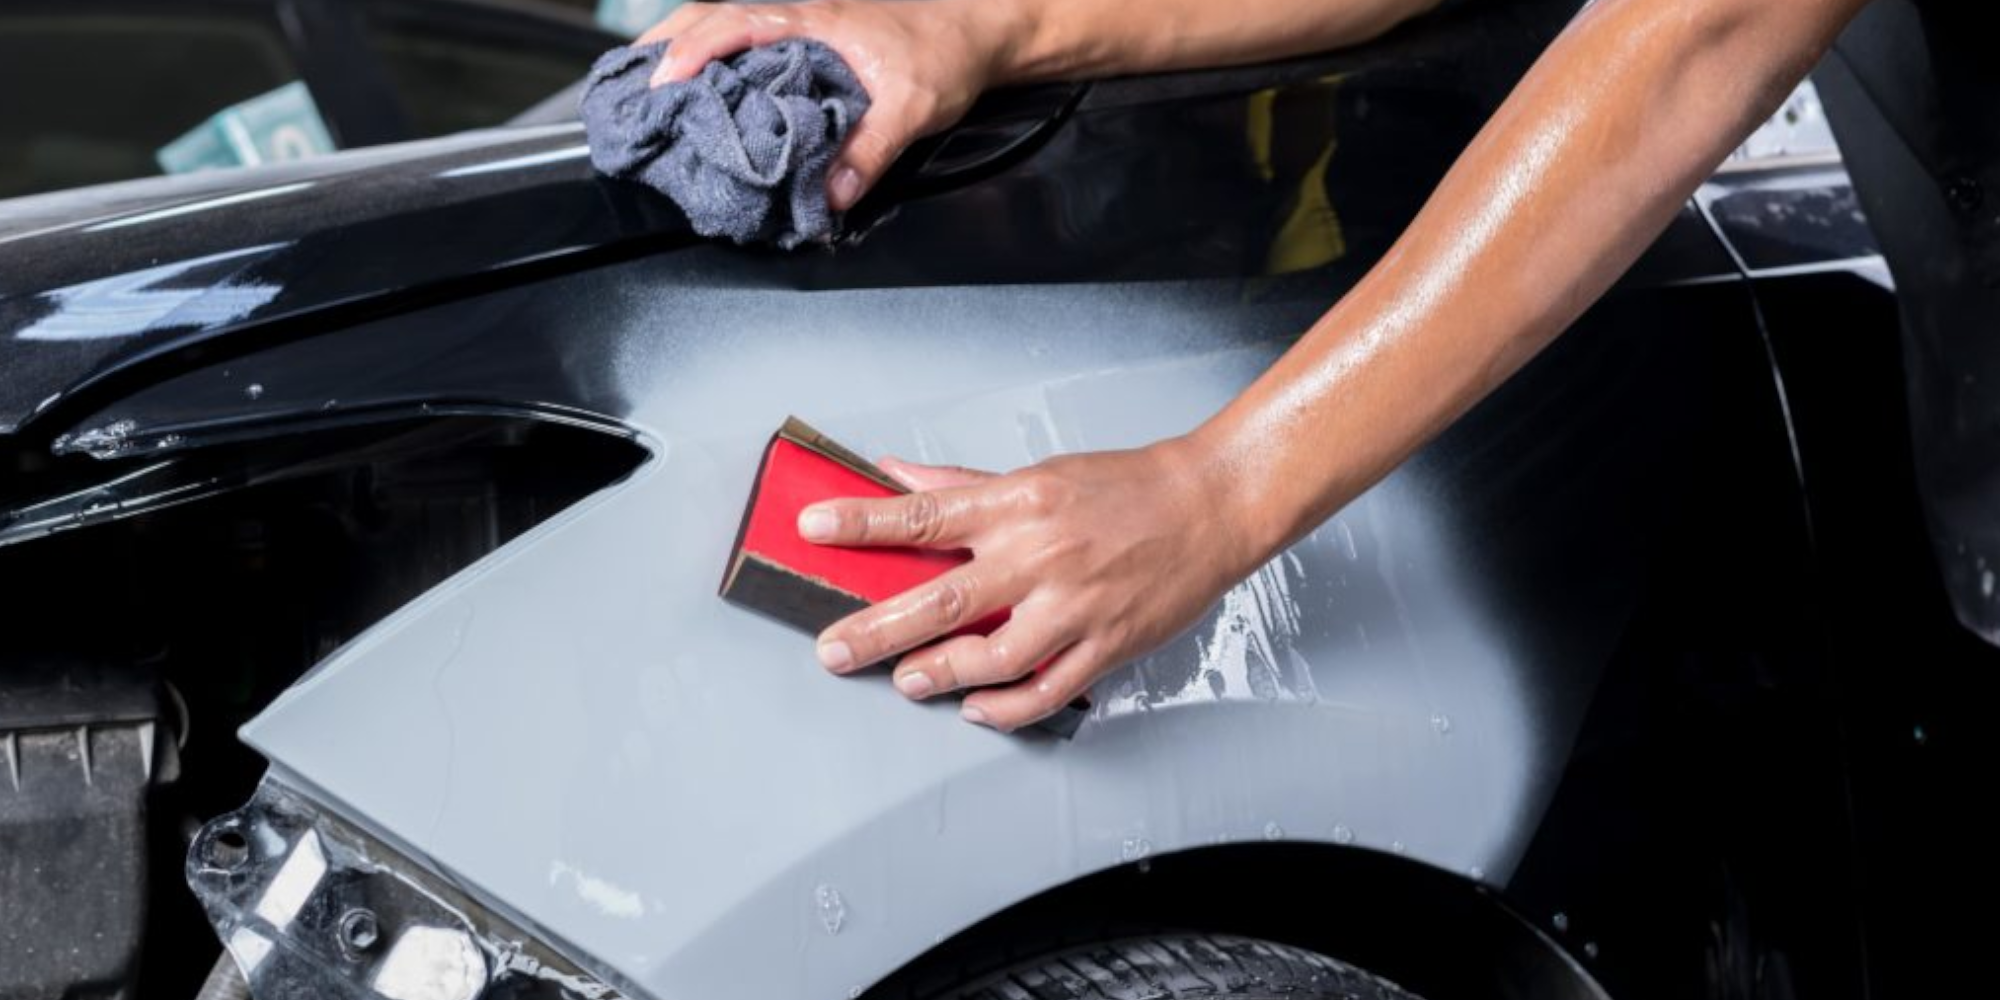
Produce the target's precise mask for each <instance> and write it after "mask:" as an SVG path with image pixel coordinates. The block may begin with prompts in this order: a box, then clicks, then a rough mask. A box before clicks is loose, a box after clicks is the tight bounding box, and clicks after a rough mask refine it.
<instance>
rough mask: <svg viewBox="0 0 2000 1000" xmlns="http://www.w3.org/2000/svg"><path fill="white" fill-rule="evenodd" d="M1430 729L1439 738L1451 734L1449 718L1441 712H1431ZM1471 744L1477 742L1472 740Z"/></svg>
mask: <svg viewBox="0 0 2000 1000" xmlns="http://www.w3.org/2000/svg"><path fill="white" fill-rule="evenodd" d="M1431 728H1432V729H1435V730H1437V734H1438V735H1439V736H1446V735H1449V734H1450V733H1451V716H1449V715H1446V714H1444V713H1443V712H1432V713H1431ZM1473 742H1475V743H1476V742H1478V741H1477V740H1474V741H1473Z"/></svg>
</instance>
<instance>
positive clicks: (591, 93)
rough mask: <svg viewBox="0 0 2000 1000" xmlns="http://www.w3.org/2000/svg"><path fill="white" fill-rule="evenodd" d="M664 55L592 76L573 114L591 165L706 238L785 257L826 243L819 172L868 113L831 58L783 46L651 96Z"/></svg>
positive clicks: (642, 49)
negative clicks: (665, 206) (668, 207)
mask: <svg viewBox="0 0 2000 1000" xmlns="http://www.w3.org/2000/svg"><path fill="white" fill-rule="evenodd" d="M668 44H670V43H661V44H658V45H644V46H630V47H626V48H618V49H613V50H611V51H610V52H607V53H605V54H604V55H603V56H601V57H600V58H599V59H598V60H597V64H596V65H595V66H593V67H591V70H590V76H589V77H588V78H587V79H586V81H585V83H584V89H583V98H582V104H581V107H580V108H579V110H580V112H581V113H582V116H583V124H584V131H585V134H586V135H587V136H588V137H589V141H590V161H591V163H592V164H594V165H596V167H597V169H598V170H600V171H602V172H603V173H606V174H610V175H611V176H614V177H624V178H628V179H631V180H637V181H641V182H643V183H645V184H647V185H649V186H651V187H652V188H654V189H655V190H658V191H660V192H662V193H664V194H665V195H667V197H669V198H672V199H673V200H674V202H675V203H676V204H678V205H680V207H681V210H682V211H683V212H686V213H687V217H688V221H689V222H691V223H693V225H694V230H695V232H697V233H700V234H702V235H703V236H726V237H728V238H730V239H732V240H735V241H736V242H738V243H753V242H758V243H761V242H775V243H777V244H778V245H779V246H781V247H785V248H786V249H790V248H792V247H795V246H797V245H799V244H800V243H803V242H806V241H808V240H826V239H828V238H829V237H830V236H831V235H832V233H833V229H834V224H835V221H836V220H835V218H834V215H833V212H832V210H831V209H829V208H828V207H827V203H826V172H827V168H828V167H829V166H830V165H832V163H833V158H834V156H835V155H836V154H838V153H839V152H840V146H841V143H842V142H844V141H846V139H847V132H848V130H849V129H850V128H852V127H853V125H854V123H855V122H857V121H859V120H860V118H861V115H862V114H863V113H864V112H866V111H867V110H868V92H867V91H865V90H863V89H862V87H861V84H860V82H859V81H858V80H856V79H855V78H854V73H853V71H851V70H849V69H848V68H847V63H846V62H845V61H843V60H842V59H841V58H840V55H839V53H836V52H834V51H833V50H832V49H830V48H827V47H826V46H825V45H822V44H820V43H819V42H815V41H812V40H810V39H789V40H786V41H782V42H777V43H774V44H771V45H764V46H759V47H757V48H754V49H750V50H748V51H745V52H742V53H739V54H737V55H735V56H733V57H731V58H729V59H726V60H716V61H714V62H711V63H709V64H708V65H707V66H704V67H702V70H701V73H700V74H698V75H697V76H695V77H694V78H692V79H689V80H685V81H682V82H679V83H670V84H667V85H666V86H663V87H660V88H658V89H653V88H651V87H649V86H648V85H647V81H649V80H650V79H651V78H652V75H653V68H654V67H655V66H657V65H658V64H659V61H660V56H661V54H662V53H664V52H665V51H666V48H667V45H668Z"/></svg>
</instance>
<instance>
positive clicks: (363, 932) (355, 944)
mask: <svg viewBox="0 0 2000 1000" xmlns="http://www.w3.org/2000/svg"><path fill="white" fill-rule="evenodd" d="M381 939H382V925H381V923H380V922H379V921H377V920H376V919H375V914H374V913H373V912H372V911H369V910H363V909H354V910H349V911H347V912H346V913H344V914H342V915H341V917H340V943H341V944H344V945H346V946H347V948H348V950H349V951H350V952H363V951H367V950H368V949H370V948H373V947H375V942H377V941H380V940H381Z"/></svg>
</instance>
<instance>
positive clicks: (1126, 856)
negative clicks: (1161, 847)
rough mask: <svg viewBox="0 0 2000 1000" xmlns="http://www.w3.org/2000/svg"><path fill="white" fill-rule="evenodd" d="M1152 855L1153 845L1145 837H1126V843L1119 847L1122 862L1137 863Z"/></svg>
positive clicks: (1119, 856)
mask: <svg viewBox="0 0 2000 1000" xmlns="http://www.w3.org/2000/svg"><path fill="white" fill-rule="evenodd" d="M1151 853H1153V844H1152V842H1151V841H1149V840H1147V839H1146V838H1144V837H1126V838H1125V843H1123V844H1121V845H1119V847H1118V859H1119V860H1120V861H1137V860H1139V859H1140V858H1143V857H1145V856H1147V855H1149V854H1151Z"/></svg>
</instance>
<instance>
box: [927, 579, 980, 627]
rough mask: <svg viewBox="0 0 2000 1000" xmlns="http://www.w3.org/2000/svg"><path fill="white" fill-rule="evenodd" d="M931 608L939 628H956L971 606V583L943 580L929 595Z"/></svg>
mask: <svg viewBox="0 0 2000 1000" xmlns="http://www.w3.org/2000/svg"><path fill="white" fill-rule="evenodd" d="M930 604H931V610H932V613H933V615H934V616H935V620H936V623H937V625H938V626H939V627H940V628H947V629H949V628H956V627H958V625H959V624H960V623H962V622H963V621H964V620H965V613H966V609H967V608H969V607H971V606H972V584H971V583H970V582H969V581H966V580H945V581H942V582H940V583H939V584H938V585H937V589H936V590H935V591H933V592H932V595H931V600H930Z"/></svg>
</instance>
